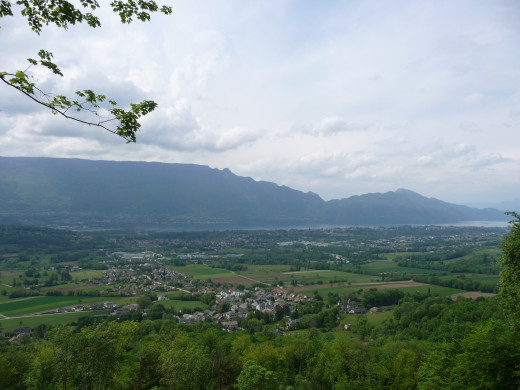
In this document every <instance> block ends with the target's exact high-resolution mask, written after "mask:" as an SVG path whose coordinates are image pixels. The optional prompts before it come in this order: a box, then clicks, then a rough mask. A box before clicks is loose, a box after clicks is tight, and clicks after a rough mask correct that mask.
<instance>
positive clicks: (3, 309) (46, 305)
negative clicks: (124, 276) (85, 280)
mask: <svg viewBox="0 0 520 390" xmlns="http://www.w3.org/2000/svg"><path fill="white" fill-rule="evenodd" d="M120 300H121V298H113V297H70V296H58V297H54V296H39V297H30V298H20V299H17V300H15V301H10V302H6V303H1V304H0V314H2V315H4V316H7V317H12V316H19V315H23V314H29V313H36V312H42V311H47V310H51V311H52V310H55V309H57V308H58V307H64V306H73V305H78V304H81V303H83V304H84V303H90V302H105V301H110V302H117V301H120Z"/></svg>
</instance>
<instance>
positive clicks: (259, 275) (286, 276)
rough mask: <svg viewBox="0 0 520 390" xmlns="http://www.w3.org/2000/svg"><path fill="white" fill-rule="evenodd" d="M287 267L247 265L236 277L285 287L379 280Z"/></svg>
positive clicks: (331, 271) (329, 271) (348, 274)
mask: <svg viewBox="0 0 520 390" xmlns="http://www.w3.org/2000/svg"><path fill="white" fill-rule="evenodd" d="M289 269H290V268H289V266H287V265H248V266H247V271H239V272H237V274H238V275H242V276H246V277H248V278H251V279H254V280H258V281H260V282H264V283H270V284H276V283H280V282H283V283H284V284H285V285H287V284H290V283H291V281H293V280H295V281H296V282H297V283H298V284H304V285H305V284H308V285H314V284H327V283H331V282H333V283H337V282H339V281H342V282H344V283H348V282H350V283H362V282H377V281H380V280H381V278H380V277H378V276H373V275H362V274H354V273H350V272H344V271H334V270H315V269H305V268H303V269H302V270H300V271H289Z"/></svg>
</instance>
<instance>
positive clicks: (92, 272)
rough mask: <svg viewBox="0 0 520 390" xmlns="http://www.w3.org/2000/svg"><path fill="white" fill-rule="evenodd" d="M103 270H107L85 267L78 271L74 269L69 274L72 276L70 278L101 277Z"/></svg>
mask: <svg viewBox="0 0 520 390" xmlns="http://www.w3.org/2000/svg"><path fill="white" fill-rule="evenodd" d="M103 272H107V270H104V271H103V270H97V269H85V270H83V269H82V270H80V271H74V272H71V273H70V276H71V277H72V280H76V279H78V280H85V279H95V278H97V279H101V278H103V277H104V276H105V275H104V274H103Z"/></svg>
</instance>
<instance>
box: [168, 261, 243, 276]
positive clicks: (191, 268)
mask: <svg viewBox="0 0 520 390" xmlns="http://www.w3.org/2000/svg"><path fill="white" fill-rule="evenodd" d="M168 268H170V269H172V270H174V271H177V272H181V273H183V274H185V275H188V276H190V277H192V278H193V279H213V278H228V277H232V276H235V274H234V273H233V272H231V271H228V270H227V269H222V268H211V267H208V266H207V265H204V264H188V265H185V266H182V267H176V266H168Z"/></svg>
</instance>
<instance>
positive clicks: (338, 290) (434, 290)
mask: <svg viewBox="0 0 520 390" xmlns="http://www.w3.org/2000/svg"><path fill="white" fill-rule="evenodd" d="M382 284H383V283H382ZM375 287H376V285H370V284H367V285H358V286H338V287H325V288H316V287H315V288H312V287H310V288H309V289H308V290H303V291H298V293H302V294H305V295H313V294H314V292H315V291H317V292H318V294H319V295H321V296H322V297H326V296H327V294H328V293H329V292H331V293H335V294H345V293H351V292H354V291H359V290H367V289H370V288H375ZM399 290H402V291H404V292H408V293H411V294H413V293H414V292H420V293H427V292H428V290H429V291H430V293H431V294H433V295H440V296H448V295H452V294H457V293H461V292H463V290H459V289H456V288H450V287H442V286H435V285H432V284H430V285H427V286H411V287H399Z"/></svg>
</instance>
